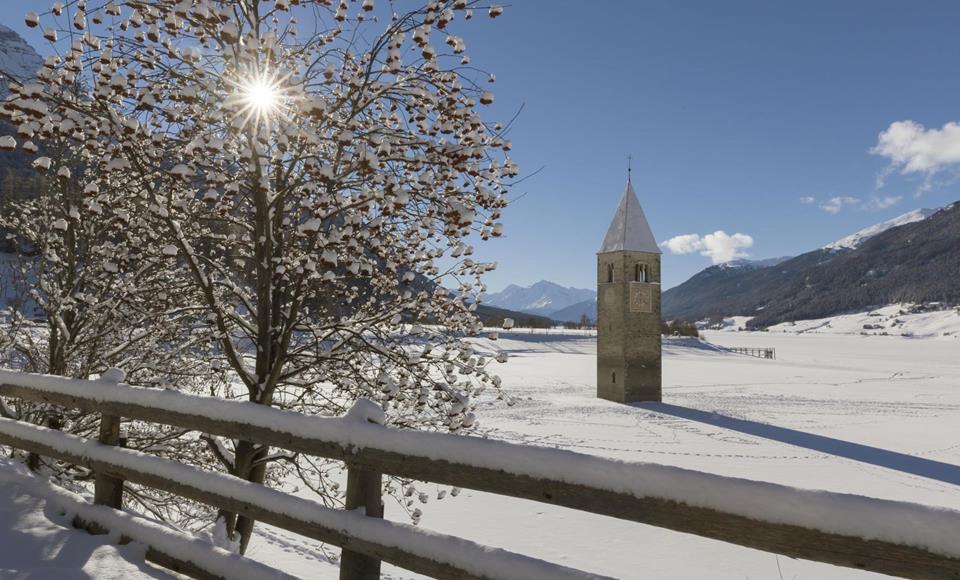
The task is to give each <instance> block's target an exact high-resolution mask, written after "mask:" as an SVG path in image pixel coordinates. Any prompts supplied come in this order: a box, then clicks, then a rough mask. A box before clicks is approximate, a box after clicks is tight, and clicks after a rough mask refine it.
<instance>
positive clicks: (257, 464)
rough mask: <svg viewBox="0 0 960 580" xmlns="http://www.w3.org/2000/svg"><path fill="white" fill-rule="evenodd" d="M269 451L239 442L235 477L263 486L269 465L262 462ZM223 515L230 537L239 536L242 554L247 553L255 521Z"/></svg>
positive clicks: (235, 454) (236, 453)
mask: <svg viewBox="0 0 960 580" xmlns="http://www.w3.org/2000/svg"><path fill="white" fill-rule="evenodd" d="M268 451H269V447H261V446H258V445H256V444H254V443H251V442H250V441H240V442H238V443H237V449H236V452H235V453H234V457H235V459H234V467H233V475H234V476H235V477H239V478H241V479H245V480H247V481H249V482H252V483H258V484H263V481H264V479H265V478H266V475H267V464H266V462H265V461H262V460H263V459H264V458H265V457H266V456H267V452H268ZM221 515H225V516H226V518H225V521H226V523H227V532H228V534H229V536H230V537H231V538H235V537H236V536H235V535H234V534H239V536H240V553H241V554H244V553H246V551H247V546H249V544H250V536H251V535H252V534H253V524H254V523H255V520H253V519H251V518H249V517H247V516H243V515H236V514H221ZM231 524H232V525H231ZM231 528H232V529H231Z"/></svg>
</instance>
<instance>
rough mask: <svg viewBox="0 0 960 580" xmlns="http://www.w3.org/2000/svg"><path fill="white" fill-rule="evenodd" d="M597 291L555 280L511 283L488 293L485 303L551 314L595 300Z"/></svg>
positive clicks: (509, 308) (531, 312)
mask: <svg viewBox="0 0 960 580" xmlns="http://www.w3.org/2000/svg"><path fill="white" fill-rule="evenodd" d="M596 296H597V293H596V292H595V291H593V290H587V289H583V288H566V287H564V286H561V285H559V284H555V283H553V282H548V281H546V280H541V281H539V282H537V283H536V284H533V285H532V286H528V287H526V288H524V287H521V286H517V285H516V284H511V285H509V286H507V287H506V288H504V289H503V291H501V292H494V293H492V294H488V295H487V296H486V297H485V298H484V300H483V303H484V304H486V305H487V306H496V307H497V308H506V309H508V310H517V311H519V312H526V313H529V314H539V315H541V316H549V315H550V314H552V313H553V312H556V311H558V310H562V309H564V308H566V307H568V306H572V305H574V304H577V303H578V302H583V301H585V300H595V299H596Z"/></svg>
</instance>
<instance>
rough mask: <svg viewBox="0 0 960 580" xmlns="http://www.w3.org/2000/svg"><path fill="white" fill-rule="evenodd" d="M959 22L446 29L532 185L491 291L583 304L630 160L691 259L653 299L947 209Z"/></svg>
mask: <svg viewBox="0 0 960 580" xmlns="http://www.w3.org/2000/svg"><path fill="white" fill-rule="evenodd" d="M47 4H49V3H48V2H46V1H43V2H39V1H35V0H29V1H28V0H4V1H3V5H2V7H0V22H3V23H4V24H7V25H8V26H11V27H13V28H15V29H17V30H18V31H20V32H22V33H25V35H26V34H30V36H28V38H29V40H30V41H31V42H32V43H33V44H34V46H36V47H37V48H38V49H40V50H42V47H43V43H42V41H40V40H39V39H38V38H37V33H36V31H27V29H26V28H25V26H24V25H23V21H22V14H23V13H24V12H26V11H27V10H29V9H34V10H37V11H40V10H38V8H39V7H46V5H47ZM958 21H960V3H957V2H953V1H937V0H925V1H924V2H903V1H885V0H845V1H844V2H835V1H826V0H818V1H811V0H805V1H803V2H799V1H798V2H789V3H788V2H770V1H759V0H756V1H754V0H749V1H748V0H727V1H724V2H715V1H671V2H666V1H663V2H640V1H629V2H628V1H620V2H608V1H604V2H600V1H589V2H587V1H573V0H551V1H550V2H546V1H539V0H536V1H535V0H523V1H520V2H514V3H512V4H511V5H508V6H507V7H506V10H505V12H504V15H503V16H502V17H500V18H498V19H496V20H494V21H489V19H487V18H486V17H485V16H484V17H482V18H475V19H474V20H473V21H472V22H471V23H467V24H468V25H467V26H459V27H458V29H457V34H460V35H461V36H463V37H464V38H465V40H466V43H467V51H468V54H470V55H471V57H472V59H473V63H474V64H475V65H477V66H479V67H482V68H484V69H485V70H488V71H490V72H494V73H495V74H496V76H497V82H496V84H495V85H493V86H492V89H493V90H494V91H495V92H496V95H497V100H496V103H495V104H494V106H493V107H492V113H493V114H492V115H491V117H492V118H499V119H503V120H509V118H510V117H512V116H513V115H514V114H515V113H516V112H517V111H518V110H519V109H520V108H521V107H522V111H521V112H520V115H519V117H518V119H517V120H516V123H515V126H514V129H513V132H512V134H511V138H512V140H513V144H514V149H513V152H512V153H513V155H514V157H515V159H516V160H517V161H518V163H519V164H520V167H521V170H522V171H523V172H524V174H531V173H533V172H535V171H537V170H539V172H538V173H536V175H531V176H530V177H529V178H528V179H527V180H526V181H524V182H523V183H522V184H520V185H519V186H517V187H516V188H515V189H514V196H515V197H518V199H517V201H516V202H515V203H514V204H513V205H512V206H511V207H510V208H508V209H507V211H506V212H505V214H504V220H503V221H504V224H505V226H506V232H505V236H504V237H503V238H502V239H499V240H496V241H494V242H490V243H487V244H479V245H478V252H477V257H479V258H481V259H488V260H495V261H497V262H498V263H499V268H498V269H497V271H495V272H494V273H492V274H491V275H490V276H489V277H488V278H487V280H488V284H489V286H490V288H491V290H499V289H501V288H502V287H503V286H506V285H507V284H509V283H518V284H524V285H525V284H530V283H532V282H535V281H537V280H540V279H548V280H552V281H555V282H558V283H560V284H564V285H571V286H578V287H592V286H593V285H594V275H595V274H594V272H595V265H594V263H595V259H596V257H595V252H596V250H597V248H598V246H599V245H600V242H601V240H602V238H603V234H604V233H605V231H606V227H607V225H608V223H609V220H610V218H611V217H612V214H613V211H614V209H615V207H616V205H617V201H618V199H619V197H620V195H621V194H622V192H623V187H624V183H625V179H626V158H627V155H632V156H633V160H634V161H633V167H634V171H633V176H634V186H635V188H636V190H637V193H638V194H639V196H640V202H641V204H642V205H643V207H644V209H645V211H646V213H647V216H648V218H649V221H650V224H651V226H652V228H653V231H654V233H655V234H656V236H657V238H658V240H661V241H664V242H666V241H668V240H670V239H674V241H673V243H671V245H670V247H672V248H674V249H675V250H683V251H688V252H689V253H686V254H682V255H677V254H673V253H671V252H670V250H669V248H666V249H665V254H664V283H665V285H666V286H667V287H669V286H673V285H676V284H678V283H680V282H682V281H684V280H685V279H687V278H688V277H689V276H691V275H692V274H694V273H696V272H697V271H699V270H701V269H703V268H704V267H706V266H709V265H710V264H711V263H712V262H713V261H714V260H722V259H724V258H726V257H728V256H730V255H732V253H734V252H741V253H743V252H745V253H746V254H748V255H749V256H750V257H753V258H767V257H772V256H780V255H791V254H798V253H802V252H804V251H807V250H810V249H813V248H816V247H819V246H821V245H823V244H825V243H828V242H830V241H833V240H834V239H836V238H840V237H843V236H845V235H847V234H848V233H851V232H853V231H855V230H857V229H859V228H861V227H864V226H867V225H871V224H874V223H877V222H880V221H883V220H886V219H889V218H891V217H894V216H896V215H899V214H901V213H904V212H907V211H909V210H912V209H915V208H917V207H935V206H941V205H944V204H947V203H950V202H952V201H956V200H958V199H960V184H957V183H955V179H954V177H955V172H956V169H957V167H958V166H960V128H958V127H956V126H953V125H948V123H951V122H953V121H957V120H960V119H958V117H960V114H958V106H960V102H958V97H957V96H958V95H960V75H958V74H957V69H958V64H960V41H958V40H957V35H956V26H955V24H956V22H958ZM907 121H909V122H911V123H907ZM881 133H883V134H884V137H883V139H881V138H880V135H881ZM872 151H873V152H872ZM521 196H522V197H521ZM717 231H723V232H725V233H726V234H727V235H726V236H718V235H710V236H708V234H713V233H714V232H717ZM735 234H741V236H739V237H737V236H735ZM684 235H687V236H689V237H686V238H675V237H676V236H684ZM693 235H696V236H697V237H693ZM747 237H749V238H750V240H751V241H752V245H751V246H749V247H746V244H747ZM484 246H486V247H484ZM701 252H705V253H707V254H709V256H705V255H701Z"/></svg>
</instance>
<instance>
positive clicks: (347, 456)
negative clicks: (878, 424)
mask: <svg viewBox="0 0 960 580" xmlns="http://www.w3.org/2000/svg"><path fill="white" fill-rule="evenodd" d="M90 385H91V382H89V381H76V380H71V379H61V378H54V377H38V376H35V375H24V374H19V373H13V372H9V371H0V396H5V397H17V398H21V399H25V400H30V401H35V402H45V403H50V404H54V405H60V406H64V407H71V408H77V409H81V410H84V411H88V412H99V413H101V414H103V415H106V416H108V417H124V418H128V419H138V420H142V421H149V422H154V423H161V424H166V425H172V426H176V427H180V428H183V429H187V430H195V431H201V432H204V433H210V434H214V435H220V436H224V437H231V438H235V439H243V440H247V441H253V442H256V443H259V444H263V445H269V446H273V447H279V448H283V449H288V450H291V451H298V452H302V453H305V454H310V455H315V456H321V457H327V458H334V459H338V460H342V461H345V462H346V465H347V466H348V469H349V472H348V490H347V502H348V507H356V506H363V507H365V508H366V513H367V516H360V514H359V513H357V512H351V513H345V512H336V513H338V514H341V515H344V516H351V517H354V516H356V517H359V518H360V521H362V522H363V521H365V522H374V521H376V522H378V524H377V525H382V526H388V527H389V529H390V530H393V531H396V530H399V529H402V530H403V532H402V533H403V534H407V533H410V534H412V533H415V532H416V529H415V528H411V527H403V526H401V525H400V524H391V523H390V522H386V521H384V520H380V519H377V518H378V517H382V503H381V499H380V493H381V489H380V487H381V486H380V480H381V475H380V474H388V475H396V476H400V477H405V478H410V479H414V480H420V481H430V482H435V483H440V484H447V485H453V486H458V487H463V488H468V489H474V490H478V491H484V492H489V493H495V494H499V495H504V496H509V497H515V498H522V499H529V500H535V501H540V502H544V503H548V504H553V505H558V506H563V507H568V508H573V509H577V510H582V511H587V512H591V513H595V514H602V515H607V516H612V517H616V518H620V519H626V520H632V521H635V522H639V523H643V524H648V525H653V526H658V527H663V528H667V529H671V530H676V531H680V532H685V533H691V534H696V535H699V536H703V537H707V538H713V539H717V540H721V541H725V542H729V543H734V544H738V545H741V546H747V547H751V548H756V549H760V550H765V551H768V552H774V553H778V554H783V555H787V556H791V557H797V558H804V559H809V560H815V561H820V562H826V563H830V564H835V565H840V566H848V567H854V568H859V569H865V570H871V571H875V572H880V573H885V574H892V575H898V576H905V577H911V578H960V541H957V542H954V541H953V540H943V541H947V542H954V543H950V544H949V545H948V546H946V547H942V548H939V549H930V548H929V547H924V546H929V542H928V541H919V540H915V541H910V540H907V539H904V537H903V536H904V535H903V533H902V532H901V531H900V530H899V529H897V525H898V523H899V520H898V518H902V517H907V516H909V517H916V518H921V519H929V518H933V521H934V522H935V524H936V525H931V529H933V530H935V529H944V530H949V529H953V530H957V529H960V513H958V512H951V511H949V510H946V511H945V510H935V509H933V508H927V507H925V506H919V505H915V504H906V503H902V502H889V501H885V500H879V499H868V498H856V501H860V500H866V501H868V502H869V503H870V506H872V507H871V509H875V510H879V513H880V514H881V515H883V514H889V517H886V518H881V519H883V522H884V525H881V526H874V528H875V529H874V530H873V531H871V533H874V534H875V536H874V539H864V538H863V537H860V535H859V534H858V533H857V532H856V531H854V530H852V529H851V530H847V529H846V528H843V526H842V525H840V524H838V525H840V527H839V528H838V529H834V530H830V531H824V530H823V529H820V528H821V525H819V524H820V522H816V523H812V522H811V521H809V520H804V519H803V518H797V517H795V516H794V515H793V514H794V513H795V512H784V513H781V514H772V516H770V517H769V518H768V517H767V515H766V514H757V513H754V512H755V510H753V511H751V510H750V509H748V508H749V506H748V507H747V508H743V509H741V510H740V513H738V512H737V510H730V509H724V508H722V507H717V506H722V505H723V503H724V502H723V498H724V497H725V496H726V495H729V494H731V493H737V492H742V490H744V489H746V490H747V491H748V492H749V491H750V490H754V491H757V492H758V494H757V495H764V496H766V497H768V498H769V497H774V498H778V499H779V500H782V501H777V502H772V503H771V504H770V505H773V506H776V505H778V504H780V503H782V504H789V505H794V506H795V505H804V504H805V503H809V505H810V506H811V508H814V507H815V508H817V509H820V510H821V511H824V510H825V511H826V512H827V513H829V512H830V509H828V508H830V507H831V506H837V507H838V508H839V507H840V506H843V505H844V503H845V502H850V501H851V499H853V498H851V497H850V496H844V495H842V494H830V493H827V492H811V491H805V490H797V489H793V488H788V487H785V486H778V485H774V484H766V483H759V482H749V481H747V480H736V479H733V478H724V477H720V476H715V475H710V474H701V473H698V472H692V471H689V470H682V469H679V468H671V467H664V466H657V465H652V464H630V463H625V462H620V461H615V460H608V459H603V458H599V457H593V456H587V455H583V454H578V453H574V452H569V451H560V450H554V449H544V448H537V447H532V446H524V445H516V444H510V443H503V442H495V441H488V440H477V439H476V438H471V437H462V436H454V435H445V434H437V433H423V432H414V431H408V430H398V429H391V428H387V427H383V426H380V425H374V424H371V423H368V422H366V421H363V422H357V421H356V420H355V419H339V418H319V417H308V416H304V415H298V414H296V413H290V412H284V411H279V410H276V409H270V408H265V407H261V406H257V405H252V404H250V403H240V402H234V401H224V400H219V399H213V398H209V397H197V396H191V395H186V394H181V393H177V392H172V391H160V390H156V389H144V388H140V387H132V386H128V385H117V384H114V385H103V384H97V385H95V387H96V388H91V386H90ZM10 424H14V426H16V428H14V426H11V425H10ZM23 425H24V424H23V423H18V422H15V421H9V420H3V421H0V444H5V445H10V446H13V447H17V448H20V449H24V450H27V451H31V452H35V453H40V454H42V455H46V456H51V457H57V458H59V459H62V460H64V461H69V462H73V463H77V464H79V465H84V466H87V467H89V468H90V469H93V470H94V471H95V472H96V473H97V474H103V475H105V476H107V477H106V478H104V481H110V480H113V481H116V480H128V481H133V482H137V483H140V484H143V485H147V486H151V487H156V488H158V489H163V490H166V491H170V492H172V493H175V494H178V495H182V496H184V497H188V498H191V499H194V500H196V501H200V502H203V503H207V504H209V505H213V506H216V507H220V508H223V509H228V510H230V511H234V512H237V513H241V514H246V515H249V516H250V517H252V518H255V519H257V520H259V521H263V522H266V523H268V524H272V525H275V526H278V527H281V528H285V529H288V530H291V531H294V532H296V533H300V534H303V535H306V536H308V537H311V538H314V539H317V540H320V541H323V542H327V543H331V544H335V545H338V546H341V547H343V548H344V551H345V553H344V558H343V565H344V566H346V568H345V569H344V568H341V574H347V575H342V576H341V577H342V578H348V577H349V578H376V577H378V575H379V562H380V561H381V560H382V561H387V562H390V563H393V564H395V565H398V566H400V567H404V568H407V569H410V570H413V571H415V572H420V573H423V574H427V575H431V576H435V577H443V578H480V577H489V578H511V577H517V578H520V577H524V575H526V576H527V577H531V576H530V574H529V573H524V572H522V571H520V570H519V569H518V570H517V571H515V573H510V572H509V571H502V570H501V573H490V574H485V573H477V570H476V569H471V567H470V566H468V565H460V563H458V562H456V561H454V562H450V561H439V560H437V559H436V558H435V556H433V555H432V553H427V554H424V553H419V554H418V553H416V550H414V549H413V548H411V547H410V546H406V547H404V546H400V547H398V546H396V545H391V544H390V542H384V541H382V539H381V540H379V541H378V540H376V538H378V537H380V536H378V535H377V534H379V533H381V532H382V530H381V531H377V530H380V528H375V529H373V532H371V533H372V535H364V534H361V533H356V534H353V535H352V534H351V533H347V532H345V530H344V528H343V527H337V525H333V524H330V523H327V524H324V523H322V522H321V523H318V521H320V520H323V518H327V519H329V518H330V517H332V516H330V514H326V513H325V512H324V513H323V514H321V515H322V516H323V518H320V520H311V519H309V518H307V519H306V520H305V519H304V516H302V515H300V514H304V513H310V510H309V509H307V507H305V506H304V507H301V508H300V509H298V510H297V511H295V512H294V513H292V514H291V513H286V512H283V511H277V509H276V506H275V504H276V500H275V499H274V500H271V501H259V500H258V499H257V498H261V499H262V498H263V497H266V496H258V495H257V494H264V493H270V494H279V495H282V494H281V493H280V492H279V491H276V490H269V489H267V488H264V487H262V486H252V484H249V483H246V482H242V481H241V480H235V478H231V477H229V476H226V475H223V474H216V473H210V472H202V473H204V474H206V475H205V477H206V478H207V479H202V480H193V479H191V478H190V477H188V475H189V473H188V472H184V475H182V476H179V477H177V476H176V469H180V468H182V469H194V468H191V467H189V466H183V465H180V464H176V463H174V464H172V465H168V464H170V463H172V462H169V461H166V460H161V459H159V458H151V457H149V456H143V454H139V453H137V452H134V451H131V450H126V449H122V448H116V447H111V446H108V445H104V444H100V443H97V442H91V441H86V440H82V439H79V438H76V437H72V436H69V435H65V434H62V433H57V434H56V435H57V436H59V437H60V438H62V439H57V440H56V441H55V442H53V443H51V440H50V439H49V437H52V433H53V432H52V431H50V430H46V429H43V428H40V427H34V426H29V429H31V430H26V428H25V427H22V426H23ZM68 440H69V441H73V443H71V444H70V445H67V443H68V442H69V441H68ZM75 440H79V442H77V441H75ZM71 446H72V447H71ZM71 448H72V449H74V450H73V451H70V449H71ZM94 450H95V451H96V452H95V453H94ZM131 454H133V455H131ZM132 456H136V457H140V458H141V459H143V458H144V457H146V458H147V459H150V460H151V461H153V462H162V465H161V464H155V465H158V467H156V468H155V470H154V471H152V472H151V471H144V470H143V469H141V468H139V467H138V466H131V464H130V462H129V460H128V459H129V457H132ZM195 471H197V470H195ZM664 477H671V478H673V477H677V478H680V479H679V480H678V481H681V482H683V484H682V485H681V486H680V487H683V486H688V487H689V485H690V484H694V485H696V490H697V491H696V493H694V494H691V495H693V496H696V497H694V498H693V499H690V500H687V499H683V498H681V499H678V498H677V497H670V487H671V485H667V487H666V490H665V491H662V492H658V491H657V490H658V489H659V488H657V486H656V482H657V481H659V480H662V478H664ZM230 480H235V481H233V482H231V481H230ZM98 481H99V479H98ZM194 481H195V482H194ZM206 481H210V482H214V483H212V484H210V485H208V484H206V483H203V482H206ZM191 482H194V483H191ZM651 485H652V488H651V489H652V490H650V489H646V488H645V486H647V487H650V486H651ZM251 487H257V488H259V489H257V490H256V493H254V492H251V491H250V488H251ZM224 489H228V490H231V491H230V493H225V492H224V491H223V490H224ZM98 493H99V492H98ZM249 493H253V495H244V494H249ZM741 495H742V493H741ZM270 497H271V498H275V496H274V495H271V496H270ZM288 499H290V501H299V502H305V501H306V500H301V499H298V498H288ZM307 503H309V504H312V502H307ZM698 503H700V504H705V505H697V504H698ZM712 504H715V505H712ZM298 505H299V504H298ZM314 505H315V504H314ZM825 506H826V507H825ZM328 511H335V510H328ZM773 511H776V509H774V510H773ZM905 514H906V515H905ZM874 515H876V514H874ZM318 517H319V516H318ZM875 519H876V518H875ZM323 521H325V520H323ZM352 521H354V520H351V522H352ZM885 526H886V527H887V528H889V530H893V531H891V532H890V533H889V534H887V536H886V537H885V536H884V535H883V534H884V533H885V532H884V531H883V530H882V529H880V528H884V527H885ZM937 526H939V527H937ZM358 529H364V528H363V527H362V526H360V527H359V528H358ZM384 529H386V528H384ZM374 532H375V533H374ZM930 535H931V537H934V539H936V538H939V537H941V536H942V535H949V534H936V533H933V532H931V534H930ZM927 539H929V538H927ZM450 540H451V541H453V540H456V539H450ZM460 541H461V542H464V541H463V540H460ZM414 544H415V542H414ZM513 556H515V557H517V558H521V557H519V556H517V555H513ZM516 561H517V562H521V563H522V562H524V560H522V559H521V560H516ZM541 564H544V565H546V563H541ZM351 574H353V575H351ZM550 575H551V576H553V577H557V578H560V577H595V576H591V575H589V574H586V573H578V572H576V571H573V570H570V569H569V568H562V567H559V566H557V567H555V569H554V571H553V572H551V574H550Z"/></svg>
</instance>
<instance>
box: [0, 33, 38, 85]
mask: <svg viewBox="0 0 960 580" xmlns="http://www.w3.org/2000/svg"><path fill="white" fill-rule="evenodd" d="M41 66H43V58H41V56H40V55H39V54H38V53H37V51H36V50H34V48H33V47H32V46H30V44H28V43H27V41H26V40H24V39H23V38H22V37H21V36H20V35H19V34H17V33H16V32H15V31H13V30H11V29H10V28H7V27H6V26H4V25H2V24H0V73H3V74H2V75H0V97H3V96H6V94H7V91H8V89H7V82H6V81H7V79H6V78H4V77H5V75H10V76H12V77H13V78H14V79H16V80H18V81H20V82H25V81H28V80H30V79H32V78H33V77H34V76H35V75H36V73H37V71H38V70H39V69H40V67H41Z"/></svg>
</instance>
